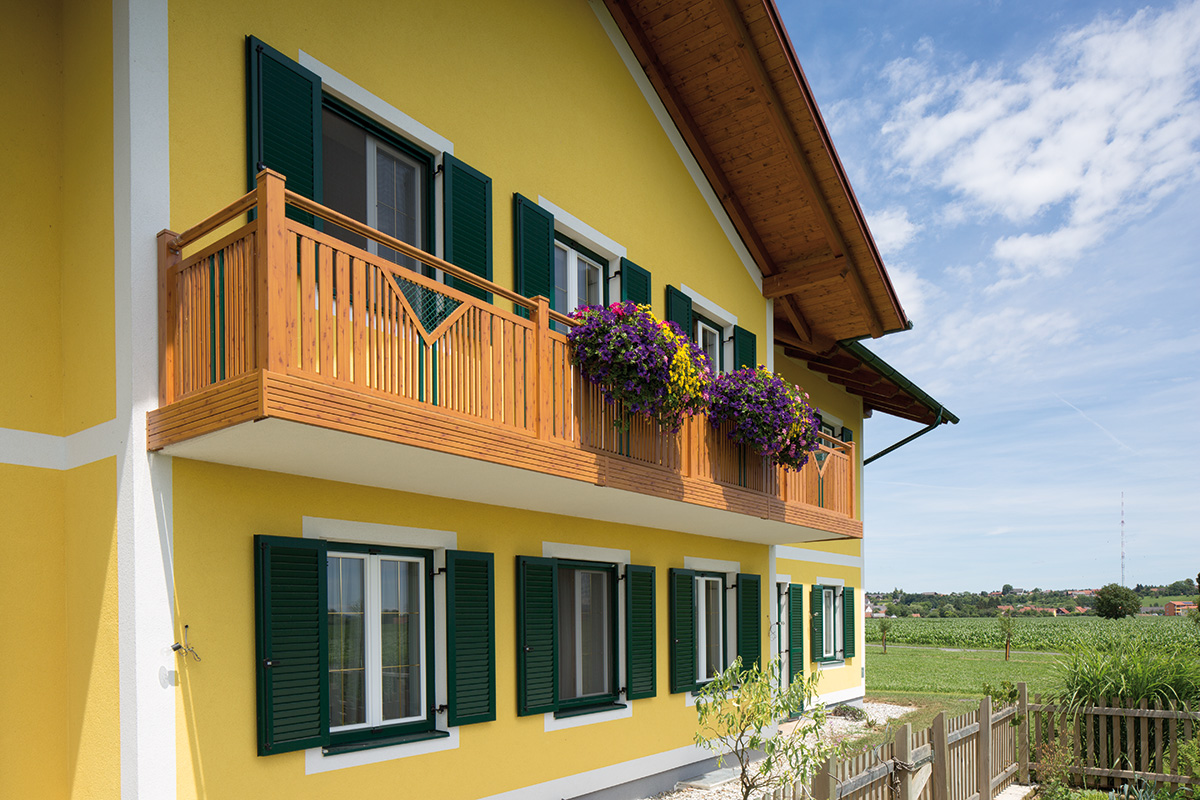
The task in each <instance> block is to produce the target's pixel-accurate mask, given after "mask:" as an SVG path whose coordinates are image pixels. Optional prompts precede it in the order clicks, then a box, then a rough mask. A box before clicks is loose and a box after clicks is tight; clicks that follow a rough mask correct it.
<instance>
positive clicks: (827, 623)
mask: <svg viewBox="0 0 1200 800" xmlns="http://www.w3.org/2000/svg"><path fill="white" fill-rule="evenodd" d="M844 601H845V592H844V590H843V587H841V586H830V585H828V584H825V585H824V588H823V590H822V593H821V636H822V639H824V640H825V641H822V642H821V657H822V658H823V659H825V660H826V661H829V662H833V663H832V666H841V663H842V662H843V661H845V653H846V643H845V636H846V627H845V620H846V617H845V613H846V612H845V608H846V604H845V602H844ZM830 641H831V642H832V645H833V647H832V650H831V649H829V648H828V647H826V644H827V642H830Z"/></svg>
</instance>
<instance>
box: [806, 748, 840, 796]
mask: <svg viewBox="0 0 1200 800" xmlns="http://www.w3.org/2000/svg"><path fill="white" fill-rule="evenodd" d="M812 796H813V798H814V800H838V782H837V759H834V758H827V759H826V760H825V766H824V767H823V768H822V769H821V770H820V771H818V772H817V774H816V775H814V776H813V785H812Z"/></svg>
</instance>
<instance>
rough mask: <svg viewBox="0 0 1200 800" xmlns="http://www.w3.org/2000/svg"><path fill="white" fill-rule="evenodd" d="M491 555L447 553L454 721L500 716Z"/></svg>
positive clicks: (448, 665) (449, 671)
mask: <svg viewBox="0 0 1200 800" xmlns="http://www.w3.org/2000/svg"><path fill="white" fill-rule="evenodd" d="M495 580H496V579H495V571H494V568H493V557H492V554H491V553H470V552H467V551H464V550H450V551H447V553H446V649H447V651H448V652H447V659H446V660H447V663H446V670H447V675H448V679H449V687H448V688H449V695H450V702H449V706H450V709H449V711H450V718H449V724H451V725H469V724H471V723H473V722H490V721H492V720H494V719H495V718H496V604H495V590H496V589H495V587H496V583H495Z"/></svg>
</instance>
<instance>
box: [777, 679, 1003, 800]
mask: <svg viewBox="0 0 1200 800" xmlns="http://www.w3.org/2000/svg"><path fill="white" fill-rule="evenodd" d="M1016 715H1017V707H1016V706H1009V707H1007V708H1003V709H999V710H996V711H993V709H992V701H991V698H988V697H985V698H984V699H983V700H982V701H980V704H979V710H978V711H972V712H970V713H968V714H963V715H962V716H959V717H947V716H946V713H945V712H944V711H943V712H942V713H940V714H938V715H937V717H935V718H934V720H933V724H932V725H931V726H930V727H928V728H926V729H924V730H921V731H918V732H916V733H915V734H914V733H913V731H912V726H911V725H903V726H901V727H900V729H899V730H898V731H897V732H896V736H895V738H894V740H893V741H891V742H886V743H884V744H882V745H879V746H878V747H875V748H872V749H870V750H868V751H865V752H861V753H857V754H855V755H853V756H851V757H849V758H846V759H841V760H838V759H830V760H829V761H827V762H826V763H825V766H824V767H823V768H822V769H821V770H819V771H818V772H817V775H816V776H815V777H814V778H813V780H812V783H811V784H810V785H809V786H808V787H807V795H808V796H810V797H812V798H813V800H992V798H993V797H995V796H996V794H998V793H999V792H1001V791H1003V790H1004V789H1006V788H1007V787H1008V786H1009V785H1010V784H1012V783H1013V782H1014V781H1015V780H1016V775H1017V772H1018V770H1019V765H1018V763H1017V736H1016V730H1017V729H1016V727H1015V726H1014V725H1013V719H1014V718H1015V717H1016ZM980 787H983V790H982V791H980ZM805 789H806V787H804V786H803V785H801V784H799V783H797V784H794V785H791V786H783V787H780V788H778V789H776V790H775V791H774V792H772V793H769V794H766V795H763V800H799V799H800V798H801V797H804V796H805Z"/></svg>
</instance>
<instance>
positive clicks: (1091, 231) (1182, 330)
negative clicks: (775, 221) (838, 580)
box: [777, 0, 1200, 591]
mask: <svg viewBox="0 0 1200 800" xmlns="http://www.w3.org/2000/svg"><path fill="white" fill-rule="evenodd" d="M777 2H778V5H779V7H780V10H781V13H782V15H783V18H784V20H785V23H786V25H787V27H788V31H789V33H790V34H791V37H792V41H793V42H794V44H795V47H796V51H797V55H798V56H799V58H800V63H801V64H802V66H803V68H804V70H805V73H806V75H807V77H808V80H809V82H810V83H811V84H812V87H813V91H814V93H815V95H816V99H817V102H818V103H819V104H820V107H821V110H822V112H823V114H824V116H825V120H826V123H827V124H828V126H829V128H830V131H831V133H832V135H833V140H834V144H835V145H836V147H837V149H838V152H839V154H840V156H841V158H842V161H843V163H844V164H845V166H846V169H847V171H848V172H849V175H850V181H851V183H852V185H853V186H854V190H855V192H856V194H857V196H858V199H859V202H860V204H861V205H862V207H863V210H864V211H865V213H866V215H867V219H868V221H869V223H870V226H871V230H872V232H873V234H874V236H875V238H876V241H877V242H878V244H879V246H880V250H881V251H882V253H883V255H884V259H885V261H886V263H887V266H888V270H889V273H890V274H891V276H892V279H893V282H894V283H895V285H896V289H897V291H898V293H899V295H900V299H901V302H902V303H903V304H904V307H905V309H906V310H907V311H908V314H909V317H910V318H911V319H912V320H913V322H914V325H915V328H914V330H912V331H910V332H907V333H902V334H896V335H892V336H888V337H885V338H883V339H880V340H875V341H867V342H865V344H866V345H867V346H868V347H869V348H871V349H872V350H874V351H875V352H876V353H878V354H879V355H880V356H882V357H883V358H885V359H886V360H888V361H889V362H890V363H891V364H892V365H893V366H895V367H897V368H898V369H900V370H901V371H902V372H903V373H904V374H905V375H907V376H908V377H910V378H912V379H913V380H914V381H916V382H917V383H918V385H920V386H922V387H923V388H925V389H926V390H927V391H929V392H930V393H931V394H932V395H933V396H934V397H936V398H937V399H938V400H940V401H941V402H943V403H944V404H945V405H946V406H947V407H948V408H949V409H951V410H952V411H953V412H955V413H956V414H957V415H958V416H959V417H961V418H962V422H961V423H960V424H959V425H957V426H945V427H942V428H940V429H938V430H937V431H934V432H931V433H929V434H927V435H926V436H924V437H922V438H920V439H918V440H916V441H915V442H913V443H911V444H909V445H907V446H905V447H903V448H901V449H900V450H897V451H896V452H894V453H892V454H890V455H888V456H885V457H884V458H882V459H880V460H879V461H877V462H875V463H872V464H871V465H869V466H868V467H867V468H866V545H865V549H866V556H867V577H866V583H867V588H868V589H869V590H872V591H875V590H888V589H891V588H892V587H894V586H899V587H901V588H903V589H905V590H908V591H963V590H970V591H979V590H983V589H988V590H991V589H998V588H1000V586H1001V585H1002V584H1004V583H1012V584H1014V585H1017V586H1024V587H1025V588H1033V587H1035V586H1039V587H1042V588H1075V587H1078V588H1083V587H1089V586H1100V585H1103V584H1105V583H1109V582H1112V581H1119V580H1120V577H1121V562H1120V519H1121V493H1122V492H1124V494H1125V522H1126V524H1125V531H1126V583H1127V584H1128V585H1130V586H1132V585H1134V584H1136V583H1139V582H1142V583H1169V582H1171V581H1175V580H1179V579H1181V578H1185V577H1189V576H1190V577H1195V575H1196V573H1197V571H1200V466H1198V465H1200V422H1198V421H1197V420H1198V417H1197V414H1196V413H1195V408H1194V407H1195V405H1196V402H1197V399H1198V398H1200V313H1197V307H1198V305H1200V0H1195V1H1193V2H1181V3H1152V4H1134V3H1123V2H1060V1H1059V0H1039V2H1036V3H1034V2H1020V3H1014V2H962V1H960V2H951V1H950V0H938V1H936V2H935V1H934V0H915V1H914V0H906V2H903V3H894V2H880V1H879V0H855V2H834V1H832V0H820V1H819V2H818V1H815V0H777ZM918 427H919V426H914V425H913V424H912V423H906V422H903V421H900V420H895V419H893V418H890V417H887V416H884V415H879V414H877V415H875V417H874V418H873V419H871V420H870V421H869V422H868V423H867V425H866V431H865V436H866V453H867V454H871V453H874V452H876V451H878V450H879V449H881V448H882V447H884V446H886V445H888V444H891V443H892V442H893V441H896V440H898V439H900V438H903V437H904V436H906V435H908V434H909V433H911V432H914V431H915V430H917V429H918Z"/></svg>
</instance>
